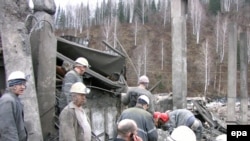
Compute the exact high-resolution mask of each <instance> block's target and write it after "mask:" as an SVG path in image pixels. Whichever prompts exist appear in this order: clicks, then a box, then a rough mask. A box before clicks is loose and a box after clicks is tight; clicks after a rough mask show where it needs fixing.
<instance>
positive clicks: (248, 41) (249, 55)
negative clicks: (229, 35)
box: [247, 29, 250, 63]
mask: <svg viewBox="0 0 250 141" xmlns="http://www.w3.org/2000/svg"><path fill="white" fill-rule="evenodd" d="M247 38H248V40H247V49H248V63H250V31H249V29H248V30H247Z"/></svg>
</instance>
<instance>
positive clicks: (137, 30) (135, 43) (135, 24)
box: [133, 17, 140, 46]
mask: <svg viewBox="0 0 250 141" xmlns="http://www.w3.org/2000/svg"><path fill="white" fill-rule="evenodd" d="M133 30H134V40H135V42H134V45H135V46H136V45H137V34H138V32H139V30H140V26H138V19H137V17H136V18H135V23H134V26H133Z"/></svg>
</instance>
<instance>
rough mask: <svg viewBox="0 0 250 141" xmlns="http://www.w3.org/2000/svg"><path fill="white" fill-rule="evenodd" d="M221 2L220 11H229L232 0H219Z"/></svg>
mask: <svg viewBox="0 0 250 141" xmlns="http://www.w3.org/2000/svg"><path fill="white" fill-rule="evenodd" d="M221 2H222V4H221V5H222V6H223V7H222V8H223V10H222V11H226V12H229V11H230V7H231V3H232V0H221Z"/></svg>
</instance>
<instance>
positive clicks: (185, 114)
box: [169, 109, 194, 128]
mask: <svg viewBox="0 0 250 141" xmlns="http://www.w3.org/2000/svg"><path fill="white" fill-rule="evenodd" d="M190 117H194V114H193V113H192V112H191V111H189V110H187V109H177V110H173V111H171V112H169V118H170V119H169V120H170V122H171V123H172V124H173V126H174V128H175V127H178V126H180V125H186V123H187V121H188V118H190Z"/></svg>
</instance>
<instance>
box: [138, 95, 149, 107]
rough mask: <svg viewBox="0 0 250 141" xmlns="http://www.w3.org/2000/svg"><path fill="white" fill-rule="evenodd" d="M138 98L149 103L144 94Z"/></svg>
mask: <svg viewBox="0 0 250 141" xmlns="http://www.w3.org/2000/svg"><path fill="white" fill-rule="evenodd" d="M138 99H141V100H143V101H145V102H146V103H147V104H148V105H149V99H148V97H147V96H146V95H141V96H139V97H138Z"/></svg>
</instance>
